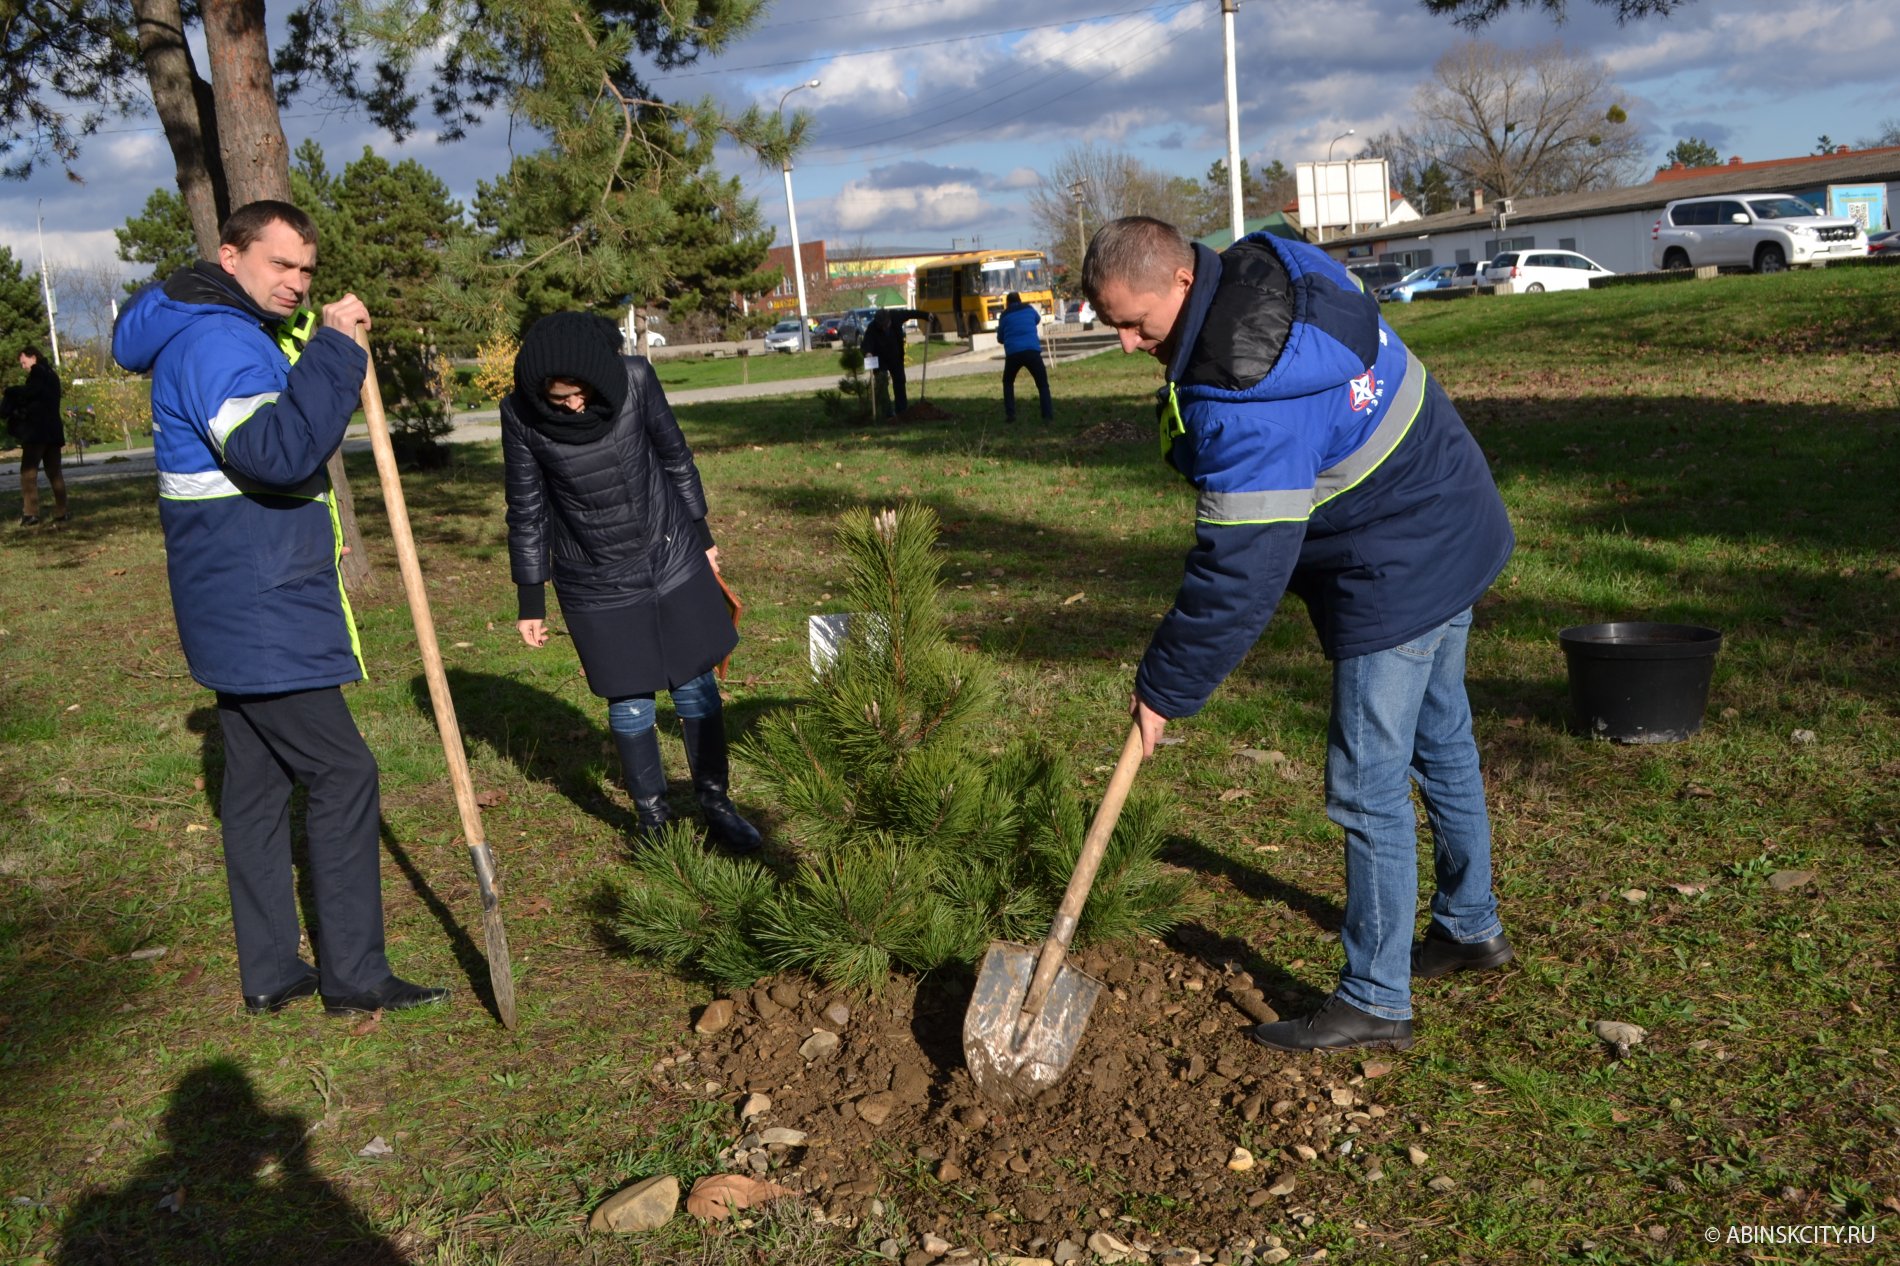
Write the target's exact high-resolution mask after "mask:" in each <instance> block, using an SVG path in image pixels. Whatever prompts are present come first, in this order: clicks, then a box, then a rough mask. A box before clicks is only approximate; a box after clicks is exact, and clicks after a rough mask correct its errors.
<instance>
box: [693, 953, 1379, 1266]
mask: <svg viewBox="0 0 1900 1266" xmlns="http://www.w3.org/2000/svg"><path fill="white" fill-rule="evenodd" d="M1253 952H1254V951H1253V950H1252V949H1251V948H1250V947H1242V946H1240V945H1239V944H1238V943H1236V942H1225V941H1219V940H1216V939H1214V938H1212V937H1210V936H1207V935H1206V934H1205V933H1201V932H1199V931H1198V930H1195V931H1193V932H1191V933H1190V932H1184V933H1181V934H1177V936H1176V937H1175V938H1174V939H1173V940H1172V941H1171V942H1169V943H1167V944H1162V943H1157V942H1153V941H1148V942H1142V943H1140V944H1135V945H1127V946H1121V947H1107V948H1096V949H1090V950H1084V951H1080V952H1078V953H1077V954H1076V955H1075V956H1074V958H1075V961H1076V963H1077V965H1078V966H1079V967H1080V968H1081V969H1082V970H1084V971H1086V972H1088V973H1089V974H1090V975H1093V976H1095V977H1096V978H1097V979H1099V980H1104V981H1106V982H1109V984H1110V985H1111V986H1112V987H1111V988H1110V989H1109V990H1106V991H1104V993H1103V994H1102V996H1101V998H1100V1000H1099V1001H1098V1002H1097V1003H1096V1006H1095V1009H1094V1012H1093V1013H1092V1014H1091V1016H1090V1018H1089V1022H1088V1025H1087V1026H1086V1028H1085V1029H1084V1030H1083V1033H1082V1036H1081V1038H1080V1040H1079V1042H1078V1043H1077V1046H1076V1049H1075V1051H1074V1054H1073V1057H1072V1060H1071V1063H1070V1067H1069V1071H1068V1075H1067V1076H1066V1077H1065V1079H1064V1080H1063V1081H1062V1082H1061V1083H1060V1084H1059V1085H1057V1086H1056V1087H1055V1088H1054V1089H1053V1090H1051V1091H1050V1092H1048V1093H1047V1094H1045V1095H1044V1096H1042V1097H1041V1098H1040V1099H1038V1100H1036V1101H1034V1102H1032V1103H1028V1104H1020V1105H1012V1106H1010V1107H1008V1108H999V1107H997V1106H996V1105H993V1104H990V1103H988V1102H987V1101H985V1100H984V1099H983V1098H982V1096H981V1095H980V1094H979V1093H978V1092H977V1089H976V1087H975V1085H974V1084H973V1083H972V1082H971V1080H970V1077H969V1073H968V1071H967V1070H966V1068H965V1067H964V1061H963V1051H962V1022H963V1013H964V1011H965V1009H966V1008H967V1006H968V1003H969V980H968V978H967V977H966V978H964V979H961V980H958V979H953V978H947V977H946V976H945V975H941V974H940V975H936V976H932V977H930V978H928V979H927V980H925V981H924V982H922V983H921V984H918V983H917V982H915V981H912V980H908V979H903V978H899V979H894V980H892V981H891V982H889V984H887V985H886V987H885V988H884V989H883V990H882V991H880V992H879V993H877V994H875V995H865V996H853V997H852V998H851V999H850V1000H849V1004H848V1005H849V1008H850V1014H849V1017H848V1018H849V1027H848V1032H849V1039H848V1040H846V1041H843V1042H841V1043H838V1044H837V1045H836V1046H835V1047H831V1048H830V1051H829V1054H820V1052H818V1051H816V1050H815V1049H814V1050H812V1051H811V1052H810V1053H811V1054H812V1055H813V1056H816V1058H812V1059H810V1060H809V1062H808V1059H807V1055H806V1053H805V1052H803V1051H801V1048H803V1047H807V1044H808V1043H810V1042H811V1040H812V1039H813V1037H814V1031H815V1030H816V1031H818V1032H821V1033H824V1034H825V1035H826V1037H829V1038H830V1039H831V1040H832V1041H833V1042H835V1041H836V1040H837V1035H836V1033H833V1032H831V1031H830V1030H833V1029H842V1028H845V1027H846V1026H844V1025H842V1024H839V1023H838V1022H837V1018H836V1015H835V1014H834V1015H831V1016H827V1015H826V1014H825V1012H826V1011H827V1010H829V1009H831V1008H833V1007H835V1006H837V1005H839V1004H840V999H839V998H838V997H837V995H836V994H835V993H832V992H830V991H829V990H827V989H825V988H823V987H820V986H818V985H816V984H815V983H813V982H810V981H806V980H803V979H797V980H790V979H781V980H777V981H770V982H764V984H763V987H759V988H754V989H750V990H743V991H740V992H739V993H738V994H735V995H734V998H735V1001H737V1002H738V1003H739V1004H740V1005H738V1006H737V1007H736V1008H735V1010H734V1016H733V1020H732V1022H731V1024H730V1025H729V1026H728V1027H727V1028H726V1029H725V1030H723V1031H721V1032H719V1033H717V1034H712V1035H709V1036H704V1037H701V1038H699V1039H698V1040H697V1041H696V1043H695V1047H694V1051H693V1058H694V1062H693V1063H692V1064H691V1066H690V1070H689V1069H688V1068H684V1067H682V1068H678V1069H674V1070H671V1071H659V1070H656V1073H655V1075H656V1076H659V1077H661V1078H662V1079H663V1080H666V1081H669V1082H671V1083H672V1084H674V1085H676V1086H679V1087H681V1088H687V1087H688V1086H690V1087H692V1088H695V1092H696V1089H697V1088H698V1087H702V1086H703V1085H704V1083H705V1082H706V1081H708V1080H716V1081H718V1082H720V1083H721V1084H723V1085H725V1086H729V1087H736V1088H738V1089H739V1090H741V1091H745V1092H751V1093H753V1094H762V1095H767V1096H769V1098H770V1100H771V1109H770V1118H769V1119H770V1120H771V1121H772V1122H773V1123H774V1124H775V1125H776V1126H778V1127H780V1128H792V1129H797V1130H802V1131H804V1132H805V1137H804V1138H803V1139H802V1141H801V1142H799V1143H797V1144H786V1145H783V1146H780V1147H774V1148H770V1149H769V1151H767V1150H764V1149H765V1148H766V1145H765V1144H764V1143H763V1142H760V1143H757V1144H754V1146H753V1147H752V1148H749V1149H742V1153H741V1154H742V1155H745V1156H749V1155H752V1154H754V1153H757V1154H760V1155H769V1156H771V1157H772V1158H773V1162H772V1163H774V1164H776V1165H777V1166H778V1168H777V1169H774V1170H773V1171H772V1178H773V1180H774V1181H776V1182H781V1183H785V1184H787V1185H791V1186H796V1187H799V1188H800V1189H801V1190H806V1191H807V1192H808V1193H809V1195H808V1199H809V1200H810V1202H811V1203H812V1204H813V1205H814V1206H822V1207H824V1208H825V1209H826V1210H827V1212H828V1213H829V1214H831V1215H833V1216H840V1217H864V1216H866V1215H867V1212H868V1209H869V1204H870V1201H871V1199H872V1198H873V1197H875V1196H878V1195H883V1196H884V1197H885V1198H889V1196H890V1195H891V1194H893V1193H899V1192H900V1188H899V1187H897V1186H893V1185H892V1184H893V1183H901V1184H902V1186H901V1196H900V1198H901V1200H902V1202H903V1204H904V1207H905V1212H906V1214H907V1215H908V1216H909V1218H910V1219H911V1225H913V1226H928V1227H930V1228H931V1229H932V1231H933V1233H934V1234H936V1235H938V1236H940V1237H941V1238H942V1240H943V1241H944V1242H945V1243H947V1244H957V1245H963V1246H966V1247H968V1248H970V1249H972V1250H974V1251H975V1252H976V1253H979V1254H980V1253H981V1252H982V1251H984V1250H987V1251H989V1252H991V1253H993V1254H1008V1253H1019V1254H1020V1253H1024V1252H1030V1253H1034V1254H1038V1255H1040V1256H1045V1257H1050V1260H1052V1261H1060V1260H1063V1259H1062V1258H1060V1257H1057V1256H1052V1255H1053V1254H1056V1253H1057V1252H1058V1250H1060V1248H1061V1247H1062V1241H1063V1240H1064V1239H1068V1240H1069V1241H1070V1243H1071V1244H1075V1245H1077V1249H1078V1252H1079V1251H1080V1243H1079V1242H1080V1241H1082V1240H1084V1239H1085V1238H1087V1237H1088V1236H1089V1235H1090V1234H1103V1233H1106V1234H1108V1235H1111V1236H1115V1237H1117V1238H1118V1239H1119V1241H1120V1242H1121V1243H1122V1245H1123V1249H1122V1250H1121V1251H1123V1252H1130V1251H1131V1250H1132V1249H1133V1248H1134V1243H1133V1241H1134V1240H1135V1239H1142V1240H1144V1241H1145V1242H1147V1243H1148V1244H1149V1245H1150V1248H1151V1249H1152V1250H1153V1251H1152V1252H1150V1253H1149V1254H1148V1259H1149V1260H1151V1261H1152V1260H1154V1259H1155V1257H1156V1256H1157V1255H1158V1254H1159V1253H1161V1252H1163V1251H1165V1250H1166V1249H1167V1248H1168V1247H1170V1246H1181V1247H1188V1246H1192V1245H1195V1244H1196V1243H1197V1241H1198V1240H1199V1239H1200V1237H1202V1236H1203V1235H1205V1234H1206V1233H1207V1231H1208V1229H1209V1228H1210V1227H1213V1228H1218V1229H1219V1230H1221V1231H1223V1232H1226V1231H1230V1230H1231V1231H1251V1232H1254V1233H1256V1234H1257V1233H1259V1232H1260V1231H1261V1230H1263V1229H1265V1228H1266V1227H1267V1225H1268V1224H1269V1223H1270V1222H1271V1221H1272V1220H1274V1219H1275V1218H1277V1217H1278V1216H1280V1214H1279V1200H1280V1199H1281V1198H1283V1193H1281V1192H1279V1191H1277V1190H1275V1189H1276V1188H1278V1187H1279V1186H1280V1185H1281V1184H1280V1183H1278V1182H1275V1183H1272V1184H1265V1185H1263V1182H1262V1178H1261V1174H1260V1169H1259V1167H1260V1164H1261V1163H1264V1159H1265V1158H1267V1157H1285V1158H1287V1159H1289V1160H1290V1159H1291V1157H1292V1156H1294V1155H1295V1154H1296V1152H1295V1149H1296V1147H1297V1148H1302V1149H1305V1150H1303V1151H1299V1152H1298V1153H1297V1154H1298V1155H1301V1156H1305V1155H1307V1154H1308V1153H1309V1152H1313V1151H1315V1150H1323V1151H1333V1150H1336V1149H1337V1145H1338V1143H1339V1142H1340V1141H1341V1139H1342V1138H1343V1137H1344V1134H1343V1132H1344V1131H1345V1130H1346V1129H1348V1128H1351V1129H1354V1130H1356V1131H1358V1133H1357V1134H1355V1135H1354V1136H1353V1137H1354V1138H1355V1139H1358V1140H1359V1141H1361V1142H1362V1143H1366V1144H1378V1145H1386V1144H1390V1143H1395V1142H1400V1141H1401V1140H1399V1139H1393V1138H1391V1137H1390V1132H1391V1130H1392V1125H1391V1124H1388V1122H1392V1123H1396V1122H1397V1121H1398V1117H1397V1114H1394V1116H1393V1117H1391V1118H1384V1119H1381V1118H1380V1117H1378V1116H1375V1115H1374V1113H1373V1109H1374V1107H1375V1106H1376V1105H1371V1104H1367V1103H1364V1102H1362V1101H1363V1100H1364V1099H1365V1098H1366V1096H1367V1095H1368V1094H1369V1093H1370V1083H1361V1084H1360V1086H1359V1089H1358V1091H1357V1093H1353V1092H1347V1093H1346V1094H1345V1095H1342V1096H1341V1097H1342V1098H1344V1099H1345V1100H1346V1101H1347V1103H1348V1104H1350V1105H1351V1107H1353V1108H1355V1109H1360V1110H1361V1111H1360V1112H1359V1114H1358V1115H1359V1117H1361V1118H1362V1119H1358V1120H1355V1121H1354V1122H1350V1123H1349V1122H1346V1121H1345V1120H1344V1119H1343V1110H1344V1105H1335V1104H1334V1103H1333V1102H1332V1095H1331V1094H1330V1091H1331V1090H1332V1089H1334V1088H1335V1086H1336V1083H1334V1082H1330V1081H1321V1080H1319V1078H1320V1077H1322V1076H1326V1075H1327V1074H1328V1072H1329V1071H1330V1072H1331V1075H1332V1076H1339V1075H1340V1073H1339V1072H1338V1071H1332V1070H1328V1069H1326V1068H1325V1067H1324V1066H1319V1067H1314V1066H1313V1065H1312V1061H1311V1060H1306V1061H1302V1060H1301V1059H1300V1058H1299V1057H1293V1056H1284V1055H1277V1054H1274V1053H1272V1052H1268V1051H1265V1050H1263V1049H1262V1048H1260V1047H1259V1046H1257V1045H1255V1044H1254V1043H1253V1042H1251V1041H1250V1040H1249V1039H1248V1036H1247V1033H1248V1030H1249V1028H1250V1027H1251V1017H1250V1016H1249V1015H1248V1014H1247V1013H1246V1012H1245V1011H1243V1010H1241V1009H1240V1008H1239V1007H1238V1005H1237V999H1238V998H1240V997H1242V996H1244V995H1246V994H1247V993H1248V991H1250V990H1251V989H1252V982H1251V979H1250V978H1248V977H1247V976H1246V975H1245V973H1242V972H1240V971H1238V970H1237V965H1238V963H1239V962H1242V961H1245V957H1244V956H1250V955H1251V954H1252V953H1253ZM1189 981H1199V982H1201V984H1202V986H1203V987H1202V988H1200V989H1198V990H1195V989H1190V988H1188V987H1187V982H1189ZM1144 999H1146V1001H1144ZM1169 1012H1172V1014H1169ZM820 1041H821V1044H822V1045H825V1046H830V1043H828V1042H824V1041H823V1039H820ZM689 1073H690V1076H689ZM735 1098H737V1099H738V1100H740V1101H741V1102H744V1101H745V1096H744V1095H739V1096H735ZM1269 1106H1270V1107H1269ZM758 1120H759V1119H758V1118H753V1119H752V1120H751V1121H750V1122H749V1123H744V1124H742V1123H741V1122H739V1121H737V1120H734V1121H733V1124H732V1125H731V1126H730V1127H729V1128H731V1130H732V1136H733V1137H732V1138H731V1139H729V1140H728V1142H732V1141H737V1136H738V1135H740V1134H741V1133H744V1132H745V1131H746V1130H748V1129H752V1128H755V1127H756V1125H757V1124H758ZM1400 1128H1401V1129H1404V1130H1406V1131H1407V1132H1410V1131H1411V1130H1413V1129H1415V1128H1416V1127H1415V1126H1409V1125H1408V1126H1401V1127H1400ZM765 1133H766V1132H765V1131H762V1130H761V1131H759V1135H760V1138H761V1139H763V1137H764V1136H765ZM1243 1135H1244V1136H1246V1138H1247V1150H1248V1151H1249V1152H1251V1153H1252V1154H1253V1155H1254V1156H1255V1157H1256V1158H1260V1159H1258V1160H1256V1164H1255V1167H1254V1169H1253V1170H1252V1171H1251V1172H1242V1171H1238V1170H1231V1169H1229V1168H1228V1165H1227V1162H1228V1161H1229V1160H1230V1159H1232V1158H1233V1157H1234V1151H1235V1139H1236V1138H1237V1137H1240V1136H1243ZM740 1164H741V1165H742V1166H743V1165H746V1164H747V1162H746V1161H744V1160H741V1161H740ZM906 1168H908V1169H909V1170H910V1171H911V1172H920V1173H925V1174H929V1175H933V1176H934V1179H935V1181H931V1180H929V1179H926V1180H924V1181H923V1182H911V1181H908V1180H905V1179H903V1178H901V1177H898V1176H896V1175H901V1174H902V1173H903V1172H904V1171H905V1170H906ZM1268 1172H1269V1173H1270V1174H1271V1173H1272V1171H1268ZM1302 1173H1309V1174H1310V1175H1311V1180H1310V1182H1309V1183H1305V1184H1303V1188H1304V1189H1303V1190H1302V1192H1301V1196H1300V1200H1301V1202H1302V1203H1307V1204H1311V1205H1314V1206H1317V1205H1318V1204H1320V1203H1324V1202H1325V1201H1326V1200H1328V1199H1331V1198H1338V1199H1352V1198H1354V1197H1353V1196H1352V1195H1351V1194H1350V1193H1351V1192H1352V1191H1353V1189H1354V1188H1355V1187H1356V1186H1357V1183H1356V1182H1355V1181H1354V1180H1353V1178H1352V1177H1351V1176H1350V1174H1349V1173H1344V1172H1342V1173H1338V1174H1334V1173H1330V1172H1321V1171H1305V1170H1303V1171H1302ZM1281 1177H1282V1178H1283V1179H1287V1178H1290V1175H1282V1176H1281ZM1130 1190H1134V1191H1141V1192H1143V1193H1147V1194H1149V1195H1151V1196H1154V1197H1156V1199H1154V1200H1152V1201H1150V1202H1148V1208H1147V1209H1146V1210H1144V1213H1143V1217H1142V1220H1141V1223H1140V1225H1134V1226H1130V1225H1127V1224H1112V1225H1111V1223H1110V1222H1108V1221H1103V1220H1101V1218H1107V1217H1109V1216H1110V1215H1100V1217H1088V1218H1084V1219H1082V1220H1080V1221H1078V1219H1077V1215H1076V1211H1077V1210H1094V1209H1109V1210H1113V1209H1115V1208H1117V1207H1119V1206H1120V1204H1121V1200H1122V1196H1123V1195H1124V1194H1125V1193H1126V1192H1127V1191H1130ZM1290 1190H1291V1188H1290V1187H1289V1188H1288V1192H1290ZM1269 1192H1271V1193H1272V1194H1268V1193H1269ZM907 1255H908V1254H907ZM943 1260H947V1255H945V1256H944V1258H943Z"/></svg>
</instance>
